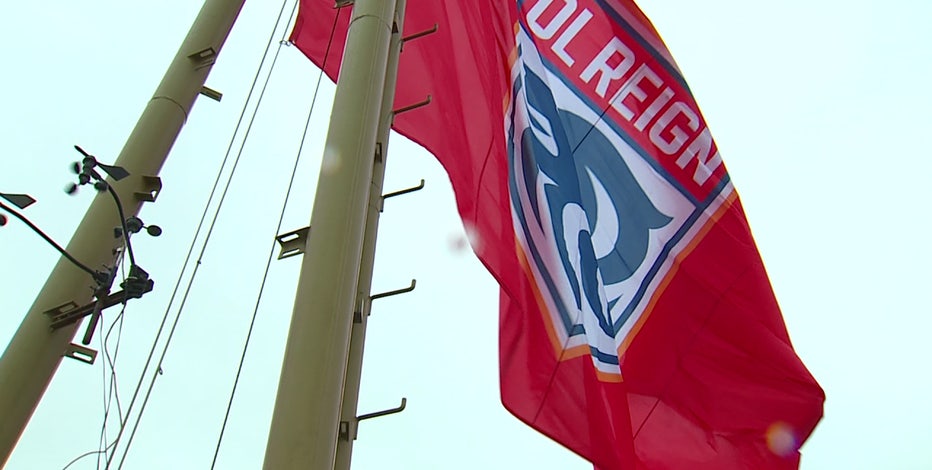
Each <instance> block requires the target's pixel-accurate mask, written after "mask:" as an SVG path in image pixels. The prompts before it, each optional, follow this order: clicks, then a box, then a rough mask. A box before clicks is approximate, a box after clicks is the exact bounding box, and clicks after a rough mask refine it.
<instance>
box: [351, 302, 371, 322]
mask: <svg viewBox="0 0 932 470" xmlns="http://www.w3.org/2000/svg"><path fill="white" fill-rule="evenodd" d="M371 310H372V297H362V298H360V299H359V302H357V305H356V308H355V309H353V323H362V318H363V317H364V316H366V317H367V316H369V312H370V311H371Z"/></svg>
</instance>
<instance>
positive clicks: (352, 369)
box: [333, 0, 406, 470]
mask: <svg viewBox="0 0 932 470" xmlns="http://www.w3.org/2000/svg"><path fill="white" fill-rule="evenodd" d="M405 3H406V0H396V3H395V31H394V33H393V34H392V39H391V44H390V46H389V52H388V65H387V67H386V70H385V88H384V89H385V91H384V93H383V95H382V110H381V113H380V118H379V133H378V141H377V142H378V144H377V145H378V146H379V154H380V155H381V158H377V159H376V160H375V166H374V167H373V170H372V186H371V188H370V189H369V207H368V215H367V217H366V233H365V239H364V241H363V249H362V263H361V264H360V266H359V281H358V286H357V292H356V294H357V297H356V305H357V312H358V316H356V317H355V318H354V322H353V330H352V334H351V336H350V349H349V358H348V359H347V364H346V379H345V382H344V389H343V407H342V411H341V412H340V422H341V425H343V426H344V430H345V432H343V433H342V434H341V435H340V438H339V440H338V441H337V456H336V464H335V465H334V467H333V468H334V470H349V469H350V463H351V461H352V457H353V440H354V439H355V437H356V427H357V426H358V422H357V420H356V407H357V404H358V402H359V383H360V381H361V379H362V359H363V350H364V348H365V341H366V325H367V323H368V318H369V302H370V299H369V293H370V290H371V288H372V270H373V267H374V265H375V242H376V238H377V236H378V231H379V215H380V214H381V211H382V183H383V181H384V180H385V164H386V158H387V156H388V139H389V135H390V133H391V128H392V119H393V118H394V115H395V114H394V113H393V112H392V107H393V106H394V103H395V83H396V82H397V78H398V58H399V56H400V55H401V43H402V40H401V38H402V31H403V30H404V17H405ZM343 423H345V425H344V424H343Z"/></svg>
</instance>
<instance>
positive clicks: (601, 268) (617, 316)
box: [506, 44, 694, 374]
mask: <svg viewBox="0 0 932 470" xmlns="http://www.w3.org/2000/svg"><path fill="white" fill-rule="evenodd" d="M523 49H524V50H531V51H532V52H531V54H523V53H522V50H521V49H519V58H518V60H517V61H516V63H515V69H514V71H513V78H514V82H513V90H512V92H513V93H512V96H513V100H512V104H511V109H510V110H509V116H508V120H507V122H506V127H507V131H508V133H507V137H508V147H509V148H508V150H509V157H510V159H511V161H510V191H511V200H512V208H513V216H514V219H515V226H516V231H517V232H518V234H517V235H518V239H519V242H520V245H521V246H522V248H523V249H524V250H525V255H526V257H527V259H528V262H529V263H528V264H529V265H530V267H531V270H532V272H533V274H534V276H535V278H536V279H535V280H536V281H537V285H538V287H539V289H540V290H541V293H542V294H544V295H543V297H544V302H545V303H547V306H546V309H547V310H548V311H549V312H548V313H549V314H550V319H551V320H552V321H553V323H554V330H555V331H557V334H558V336H560V340H561V341H562V342H563V344H562V349H563V350H564V351H566V350H569V349H573V348H576V347H583V348H584V347H586V346H588V352H589V353H590V354H591V355H592V357H593V360H594V363H595V365H596V366H597V368H598V369H599V370H600V371H602V372H605V373H610V374H612V373H614V374H618V373H620V369H619V359H618V347H619V345H620V344H621V342H622V341H623V337H624V335H625V334H626V332H627V331H629V330H630V328H631V326H632V324H633V322H634V321H635V320H636V317H637V315H639V311H638V308H639V306H642V304H643V303H644V300H645V299H646V298H649V294H650V292H649V290H650V289H651V283H652V281H654V280H655V279H658V274H663V272H665V270H667V269H669V263H665V261H667V260H669V259H670V256H669V255H670V252H671V250H670V248H672V246H673V245H674V243H671V240H672V239H673V237H674V234H676V233H677V231H678V229H679V228H680V227H682V226H683V223H684V222H685V220H686V218H687V216H688V214H689V213H690V212H691V211H692V210H693V209H694V207H693V206H692V204H691V203H689V202H688V201H686V200H685V198H683V197H682V196H681V195H680V194H679V193H678V192H677V191H676V190H674V189H673V188H672V187H671V186H670V184H669V183H668V182H667V181H666V180H665V179H664V178H663V177H661V176H660V175H659V174H658V173H657V172H656V170H655V169H653V168H652V167H651V165H650V164H648V163H647V162H646V161H645V159H644V158H642V157H641V156H640V155H639V154H638V153H637V152H635V151H634V150H633V149H632V148H631V147H630V146H629V145H628V144H627V143H625V141H624V139H622V138H621V137H620V136H619V135H618V133H617V132H615V131H614V130H612V128H611V126H609V125H608V124H607V123H605V122H600V121H602V119H601V116H600V111H601V110H597V109H596V110H593V109H592V107H591V106H588V105H586V104H585V103H584V101H583V100H582V99H581V98H579V97H578V95H576V93H574V92H573V91H572V90H571V89H570V88H569V87H567V86H566V85H565V84H564V83H563V82H562V80H560V79H559V78H558V77H557V76H555V75H553V74H552V73H550V72H549V71H548V70H547V69H546V68H545V67H544V66H543V64H542V63H541V61H540V58H539V57H538V56H537V55H536V54H535V53H534V52H533V45H529V44H525V47H524V48H523ZM641 308H643V307H641Z"/></svg>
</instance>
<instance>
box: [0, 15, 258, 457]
mask: <svg viewBox="0 0 932 470" xmlns="http://www.w3.org/2000/svg"><path fill="white" fill-rule="evenodd" d="M243 3H244V0H207V1H206V2H205V3H204V6H203V7H202V8H201V11H200V13H199V14H198V16H197V19H195V21H194V24H193V25H192V26H191V29H190V31H189V32H188V35H187V37H186V38H185V40H184V42H183V43H182V45H181V48H180V49H179V50H178V53H177V55H176V56H175V59H174V60H173V61H172V63H171V65H170V66H169V67H168V70H167V71H166V72H165V75H164V77H163V78H162V82H161V83H160V84H159V86H158V88H157V89H156V91H155V95H154V96H153V97H152V99H151V100H150V101H149V103H148V105H147V106H146V108H145V110H144V111H143V113H142V115H141V116H140V117H139V121H138V122H137V123H136V127H135V128H134V129H133V131H132V132H131V133H130V135H129V137H128V138H127V140H126V144H125V145H124V147H123V150H122V151H121V152H120V155H119V157H118V158H117V160H116V162H115V164H116V165H118V166H121V167H123V168H125V169H126V170H127V171H129V172H130V174H131V176H130V177H128V178H126V179H124V180H122V181H120V182H118V183H113V185H112V187H113V189H114V190H115V191H116V193H117V195H118V196H119V198H120V200H121V201H122V203H123V206H124V212H125V215H126V217H132V216H134V215H136V214H138V213H139V210H140V209H141V207H142V204H143V202H145V201H144V199H143V198H141V197H139V194H147V193H150V191H151V186H150V185H149V182H151V181H152V177H156V176H157V175H158V173H159V170H160V169H161V167H162V165H163V164H164V162H165V159H166V158H167V156H168V152H169V151H170V150H171V147H172V145H173V144H174V142H175V139H176V138H177V136H178V134H179V132H180V131H181V128H182V126H183V125H184V122H185V120H186V119H187V116H188V114H189V113H190V111H191V107H192V106H193V104H194V100H195V99H196V98H197V95H198V92H200V90H201V87H203V85H204V82H205V80H206V79H207V75H208V73H209V72H210V69H211V66H212V64H213V60H214V59H215V57H216V54H217V53H219V52H220V49H221V47H222V46H223V43H224V41H225V40H226V38H227V35H228V34H229V31H230V29H231V28H232V27H233V23H234V21H235V20H236V17H237V16H238V15H239V11H240V9H241V8H242V6H243ZM118 226H120V220H119V216H118V215H117V211H116V209H115V206H114V201H113V199H112V198H111V196H110V195H109V194H105V193H99V194H97V195H96V197H95V198H94V200H93V202H92V203H91V206H90V208H89V209H88V211H87V213H86V214H85V216H84V219H83V220H82V221H81V223H80V224H79V225H78V228H77V229H76V230H75V233H74V235H73V236H72V238H71V241H70V242H69V243H68V247H67V251H68V252H70V253H71V254H72V255H74V257H76V258H77V259H78V260H81V261H82V262H83V263H84V264H86V265H88V266H90V267H92V268H95V269H99V268H101V267H103V266H107V267H108V268H111V267H113V265H114V263H115V256H114V250H117V249H118V248H120V247H121V246H122V239H121V238H115V237H114V227H118ZM95 287H96V284H95V282H94V281H93V280H92V279H91V277H90V275H89V274H87V273H85V272H84V271H81V270H79V269H78V268H76V267H74V266H73V265H72V264H71V263H70V262H68V261H67V260H66V259H64V258H61V259H59V261H58V263H57V264H56V265H55V268H54V269H53V270H52V273H51V274H50V275H49V278H48V280H47V281H46V283H45V285H44V286H43V287H42V290H41V291H40V292H39V295H38V296H37V297H36V300H35V302H34V303H33V305H32V307H31V308H30V309H29V311H28V313H27V314H26V317H25V318H24V319H23V322H22V324H20V327H19V329H18V330H17V331H16V333H15V334H14V336H13V339H12V340H11V341H10V344H9V346H7V348H6V351H5V352H4V353H3V356H2V358H0V422H2V423H3V425H2V426H0V467H2V466H3V464H5V463H6V461H7V459H8V458H9V456H10V454H11V453H12V451H13V448H14V446H15V445H16V442H17V441H18V440H19V436H20V435H21V434H22V432H23V430H24V429H25V427H26V424H27V423H28V422H29V418H30V417H31V416H32V413H33V411H34V410H35V408H36V406H38V404H39V401H40V400H41V398H42V395H43V394H44V393H45V390H46V388H47V387H48V385H49V383H50V382H51V380H52V376H53V375H54V374H55V371H56V369H57V368H58V365H59V363H60V362H61V358H62V355H63V354H64V353H65V351H66V349H67V347H68V345H69V343H70V342H71V341H72V339H73V338H74V334H75V331H76V330H77V328H78V324H74V325H70V326H66V327H63V328H60V329H57V330H55V331H52V330H51V329H50V327H49V325H50V321H49V317H48V316H47V315H46V314H45V313H43V312H45V311H47V310H49V309H52V308H54V307H57V306H60V305H63V304H65V303H67V302H74V303H75V304H78V305H85V304H87V303H88V302H90V301H91V298H92V294H93V292H94V288H95Z"/></svg>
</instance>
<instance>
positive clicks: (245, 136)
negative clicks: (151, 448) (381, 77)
mask: <svg viewBox="0 0 932 470" xmlns="http://www.w3.org/2000/svg"><path fill="white" fill-rule="evenodd" d="M287 3H288V0H284V1H283V2H282V7H281V10H280V11H279V15H278V19H277V20H276V23H275V26H274V28H273V29H272V32H271V33H270V34H269V39H268V44H266V48H265V52H264V53H263V55H262V59H261V60H260V62H259V66H258V67H257V69H256V74H255V76H254V77H253V80H252V84H251V85H250V88H249V92H248V94H247V95H246V100H245V102H244V104H243V109H242V110H241V112H240V116H239V119H238V120H237V123H236V126H235V128H234V130H233V134H232V136H231V137H230V142H229V145H228V146H227V150H226V153H225V155H224V158H223V161H222V162H221V165H220V169H219V170H218V172H217V177H216V179H215V180H214V185H213V187H212V188H211V191H210V196H209V197H208V200H207V203H206V204H205V206H204V211H203V213H202V214H201V219H200V221H199V222H198V225H197V229H196V230H195V233H194V237H193V238H192V240H191V245H190V246H189V248H188V253H187V255H186V257H185V261H184V264H183V265H182V268H181V271H180V273H179V275H178V279H177V281H176V283H175V287H174V289H173V290H172V294H171V297H170V299H169V303H168V306H167V307H166V309H165V314H164V316H163V318H162V322H161V324H160V325H159V329H158V331H157V333H156V337H155V339H154V340H153V343H152V348H151V349H150V351H149V356H148V358H147V359H146V364H145V366H144V367H143V370H142V372H141V373H140V376H139V382H138V383H137V385H136V389H135V390H134V392H133V397H132V399H131V400H130V404H129V406H128V407H127V411H126V416H125V419H124V420H123V422H122V423H121V426H120V431H119V434H118V435H117V437H116V440H115V443H116V442H119V440H120V439H121V437H122V436H123V433H124V431H125V428H126V423H127V422H128V421H129V419H130V416H131V413H132V408H133V405H134V404H135V402H136V399H137V397H138V395H139V392H140V390H141V389H142V384H143V381H144V380H145V377H146V372H147V371H148V369H149V365H150V364H151V361H152V358H153V357H154V355H155V350H156V348H157V346H158V341H159V338H160V337H161V335H162V332H163V330H164V327H165V324H166V323H167V321H168V316H169V313H170V312H171V308H172V305H173V303H174V300H175V298H176V296H177V294H178V293H179V291H180V289H181V284H182V281H183V279H184V273H185V271H186V270H187V268H188V266H189V264H190V262H191V259H192V254H193V253H194V250H195V247H196V246H197V240H198V237H199V235H200V233H201V230H202V229H203V227H204V223H205V221H206V219H207V215H208V214H209V213H210V206H211V202H212V201H213V199H214V196H215V195H216V192H217V188H218V187H219V184H220V180H221V179H222V176H223V173H224V170H225V169H226V165H227V161H228V160H229V158H230V156H231V154H232V150H233V145H234V143H235V141H236V137H237V135H238V133H239V130H240V127H241V125H242V124H243V121H244V118H245V116H246V112H247V110H248V109H249V104H250V101H251V99H252V96H253V93H254V92H255V90H256V85H257V83H258V81H259V77H260V75H261V73H262V68H263V66H264V65H265V62H266V60H267V59H268V56H269V52H270V51H271V47H272V42H273V41H274V40H275V31H277V30H278V28H279V26H280V24H281V19H282V16H283V14H284V11H285V8H286V6H287ZM279 46H281V45H279ZM269 73H270V74H271V71H270V72H269ZM264 91H265V88H263V90H262V93H260V96H259V98H258V99H257V101H256V106H255V109H254V110H253V113H252V116H251V117H250V119H249V123H248V125H247V127H246V130H245V132H244V134H243V141H242V142H241V143H240V147H239V149H238V151H237V155H236V157H235V158H234V161H233V164H232V167H231V169H230V174H229V175H228V178H227V180H226V185H225V187H224V189H223V192H222V193H221V195H220V199H219V200H218V203H217V207H216V209H215V210H214V213H213V216H212V220H211V222H210V225H209V227H208V230H207V234H206V235H205V238H204V241H203V243H202V245H201V250H200V252H199V254H198V257H197V260H196V262H195V265H194V268H193V270H192V272H191V277H190V278H189V279H188V283H187V286H186V287H185V291H184V293H183V294H182V299H181V303H180V305H179V307H178V311H177V312H176V314H175V318H174V320H173V323H172V326H171V329H170V330H169V333H168V336H167V338H166V341H165V345H164V346H163V349H162V354H161V357H160V358H159V361H158V363H157V365H156V367H155V372H154V373H153V375H152V378H151V380H150V382H149V387H148V390H147V391H146V394H145V397H144V398H143V402H142V404H141V405H140V410H139V412H138V413H137V415H136V422H135V423H134V424H133V427H132V431H131V432H130V436H129V438H128V441H127V444H126V447H125V449H124V450H123V453H122V457H121V458H120V462H119V464H118V466H117V468H122V467H123V463H124V462H125V461H126V456H127V455H128V454H129V449H130V447H131V446H132V441H133V437H134V436H135V434H136V430H137V429H138V427H139V423H140V421H141V420H142V414H143V412H144V411H145V407H146V404H147V403H148V400H149V396H150V395H151V393H152V388H153V386H154V385H155V380H156V378H157V377H158V376H159V375H160V374H161V371H162V362H163V361H164V359H165V355H166V353H167V351H168V347H169V345H170V344H171V339H172V337H173V336H174V332H175V329H176V328H177V326H178V322H179V320H180V318H181V313H182V312H183V310H184V306H185V303H186V302H187V298H188V295H189V294H190V292H191V288H192V286H193V284H194V279H195V277H196V276H197V272H198V268H199V267H200V265H201V261H202V260H203V257H204V253H205V252H206V249H207V245H208V242H209V241H210V238H211V235H212V234H213V230H214V227H215V225H216V222H217V217H218V215H219V213H220V210H221V208H222V207H223V202H224V200H225V199H226V195H227V192H228V190H229V188H230V183H231V182H232V179H233V176H234V175H235V173H236V169H237V167H238V165H239V161H240V158H241V157H242V154H243V148H244V146H245V142H246V140H247V139H248V136H249V131H250V130H251V128H252V124H253V122H254V120H255V116H256V113H257V112H258V109H259V106H260V105H261V103H262V97H263V95H264ZM116 455H117V452H114V453H113V454H111V455H110V456H109V457H108V459H107V464H106V466H105V467H104V468H105V469H109V468H110V465H111V464H112V463H113V459H114V457H115V456H116Z"/></svg>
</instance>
